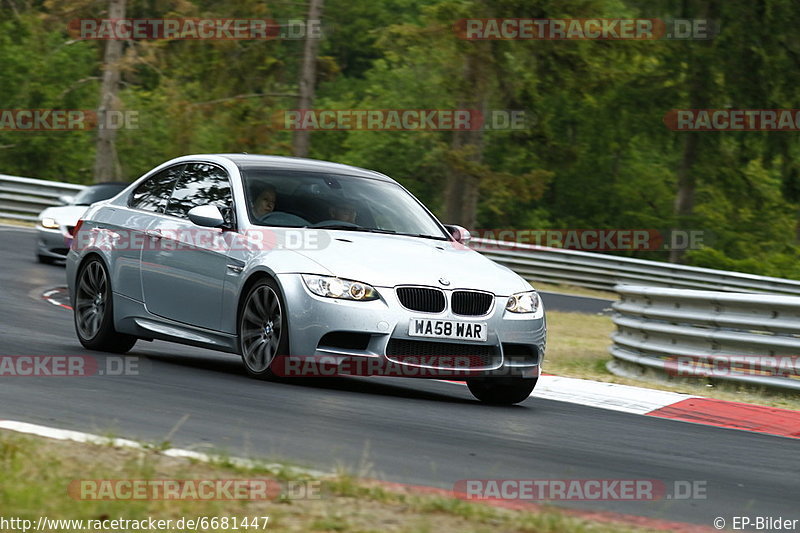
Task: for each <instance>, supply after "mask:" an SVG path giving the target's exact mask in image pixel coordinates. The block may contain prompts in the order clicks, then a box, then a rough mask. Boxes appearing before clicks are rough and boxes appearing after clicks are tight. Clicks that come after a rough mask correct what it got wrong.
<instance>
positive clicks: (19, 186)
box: [0, 174, 84, 221]
mask: <svg viewBox="0 0 800 533" xmlns="http://www.w3.org/2000/svg"><path fill="white" fill-rule="evenodd" d="M83 187H84V186H83V185H74V184H72V183H62V182H58V181H47V180H37V179H33V178H20V177H18V176H7V175H5V174H0V218H12V219H16V220H29V221H35V220H36V215H38V214H39V213H40V212H41V211H42V210H44V209H45V208H47V207H51V206H54V205H60V203H59V201H58V197H59V196H62V195H65V194H67V195H71V196H74V195H75V194H77V193H78V192H79V191H80V190H81V189H83Z"/></svg>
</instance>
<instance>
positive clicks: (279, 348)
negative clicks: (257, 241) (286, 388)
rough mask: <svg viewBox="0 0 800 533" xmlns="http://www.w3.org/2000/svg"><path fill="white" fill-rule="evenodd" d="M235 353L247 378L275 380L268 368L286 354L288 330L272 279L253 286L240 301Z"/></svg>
mask: <svg viewBox="0 0 800 533" xmlns="http://www.w3.org/2000/svg"><path fill="white" fill-rule="evenodd" d="M239 349H240V352H241V354H242V361H243V362H244V367H245V369H246V370H247V373H248V374H249V375H250V376H251V377H254V378H256V379H274V378H276V377H277V375H276V373H275V372H274V371H273V369H272V368H271V365H272V363H273V362H274V361H275V359H276V358H277V357H280V356H284V355H287V354H288V353H289V330H288V327H287V319H286V306H285V304H284V302H283V297H282V296H281V290H280V288H279V287H278V284H277V283H275V281H274V280H272V279H268V278H264V279H261V280H258V281H257V282H255V283H254V284H253V286H252V287H250V290H248V292H247V296H245V298H244V300H242V306H241V310H240V312H239Z"/></svg>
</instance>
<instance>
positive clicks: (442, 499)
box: [0, 431, 645, 533]
mask: <svg viewBox="0 0 800 533" xmlns="http://www.w3.org/2000/svg"><path fill="white" fill-rule="evenodd" d="M157 448H158V447H157V446H153V447H145V448H142V449H130V448H114V447H110V446H107V445H95V444H79V443H74V442H64V441H54V440H49V439H43V438H35V437H31V436H26V435H20V434H17V433H13V432H7V431H0V509H2V510H3V515H4V516H5V517H17V518H21V519H27V520H32V521H33V522H34V524H35V523H36V521H37V520H38V518H39V517H40V516H47V517H48V518H51V519H72V520H77V519H83V520H87V519H91V520H97V519H116V518H124V519H143V518H147V517H153V518H154V519H173V520H177V519H180V518H181V517H186V518H195V517H204V516H205V517H215V516H217V517H224V516H227V517H234V516H235V517H239V518H240V519H241V518H242V517H269V523H268V527H267V529H268V530H269V531H287V532H305V531H320V532H342V531H346V532H358V533H377V532H397V533H422V532H436V533H450V532H453V533H455V532H459V533H460V532H462V531H463V532H475V533H478V532H486V533H489V532H495V531H503V532H509V533H512V532H524V533H533V532H537V533H557V532H558V533H560V532H567V533H569V532H586V533H606V532H608V533H610V532H617V531H622V532H630V533H638V532H642V531H645V530H644V529H641V528H635V527H633V526H631V525H628V524H621V523H609V522H596V521H592V520H588V519H585V518H583V517H580V516H577V515H575V514H574V513H570V514H566V513H564V512H561V511H559V510H556V509H554V508H550V507H540V508H532V509H533V510H532V511H518V510H509V509H501V508H497V507H491V506H488V505H483V504H480V503H472V502H466V501H463V500H459V499H456V498H451V497H448V496H446V495H441V494H425V493H420V492H419V491H418V490H416V489H414V488H413V487H402V486H399V487H398V486H394V485H386V486H385V485H383V484H381V483H380V482H376V481H362V480H358V479H356V478H354V477H352V476H348V475H346V474H337V475H335V476H332V477H329V478H325V479H322V480H320V481H321V483H320V487H321V491H320V496H321V497H319V498H316V499H291V498H286V497H282V498H276V499H274V500H269V501H253V502H251V501H233V502H225V501H203V502H192V501H174V500H173V501H141V500H132V501H131V500H125V501H119V500H117V501H99V502H95V501H82V500H76V499H73V498H72V497H71V496H69V495H68V493H67V487H69V484H70V482H71V481H73V480H79V479H113V480H123V479H162V480H163V479H233V478H243V479H247V478H258V479H264V478H265V477H267V476H266V475H265V474H264V473H263V471H262V470H260V469H258V468H257V469H255V470H253V471H251V472H248V471H247V470H246V469H244V468H242V467H241V466H239V467H236V468H234V469H229V468H226V467H223V466H221V465H220V464H211V463H200V462H198V461H191V460H187V459H177V458H171V457H165V456H163V455H161V454H159V452H158V450H157ZM272 479H274V480H277V477H274V478H272ZM59 531H72V530H70V529H67V528H64V529H60V530H59ZM199 531H226V529H224V528H221V527H220V528H217V529H214V528H210V529H203V528H200V529H199ZM227 531H230V529H228V530H227ZM252 531H258V530H255V529H254V530H252Z"/></svg>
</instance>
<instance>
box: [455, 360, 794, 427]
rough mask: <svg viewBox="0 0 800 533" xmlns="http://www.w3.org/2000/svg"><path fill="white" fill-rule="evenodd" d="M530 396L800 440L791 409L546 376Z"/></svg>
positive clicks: (544, 375)
mask: <svg viewBox="0 0 800 533" xmlns="http://www.w3.org/2000/svg"><path fill="white" fill-rule="evenodd" d="M450 383H462V384H463V382H450ZM531 397H532V398H541V399H544V400H555V401H558V402H569V403H577V404H580V405H586V406H589V407H597V408H600V409H608V410H611V411H621V412H623V413H632V414H638V415H645V416H654V417H658V418H667V419H670V420H680V421H683V422H692V423H695V424H703V425H707V426H716V427H721V428H730V429H740V430H743V431H750V432H753V433H762V434H765V435H777V436H780V437H789V438H794V439H800V411H794V410H791V409H780V408H777V407H766V406H763V405H753V404H749V403H741V402H731V401H725V400H714V399H711V398H704V397H702V396H691V395H689V394H681V393H678V392H669V391H661V390H655V389H646V388H643V387H633V386H630V385H619V384H616V383H604V382H601V381H592V380H588V379H578V378H565V377H560V376H551V375H547V374H543V375H541V376H539V382H538V383H537V384H536V388H535V389H534V391H533V394H531Z"/></svg>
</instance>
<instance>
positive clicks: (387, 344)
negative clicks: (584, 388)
mask: <svg viewBox="0 0 800 533" xmlns="http://www.w3.org/2000/svg"><path fill="white" fill-rule="evenodd" d="M278 281H279V283H280V285H281V289H282V291H283V296H284V300H285V304H286V308H287V317H288V318H287V320H288V329H289V344H290V351H291V355H290V357H289V358H286V360H284V361H276V363H277V364H278V368H277V373H278V374H281V373H282V372H281V371H282V370H283V374H284V375H287V376H289V377H301V375H303V376H307V375H316V373H320V374H322V375H326V372H328V373H330V372H331V370H330V368H331V367H338V370H339V371H338V372H337V373H338V374H356V375H391V376H401V377H428V378H443V379H465V378H469V377H483V376H500V375H505V376H519V377H538V376H539V373H540V367H541V362H542V358H543V356H544V350H545V341H546V322H545V317H544V310H543V309H541V308H540V309H539V311H538V312H537V313H535V314H533V313H532V314H516V313H510V312H508V311H506V309H505V304H506V300H507V297H501V296H496V297H495V301H494V304H493V305H492V308H491V310H490V311H489V314H488V315H485V316H460V315H454V314H452V313H451V311H450V309H449V306H448V309H447V310H445V311H444V312H442V313H435V314H434V313H423V312H417V311H411V310H408V309H406V308H404V307H403V306H402V305H401V303H400V301H399V300H398V298H397V296H396V293H395V290H394V288H391V287H376V290H377V292H378V293H379V295H380V299H378V300H373V301H364V302H355V301H348V300H340V299H334V298H325V297H320V296H317V295H314V294H312V293H311V292H310V291H309V290H308V289H307V287H306V286H305V284H304V283H303V281H302V278H301V276H300V275H299V274H283V275H279V276H278ZM445 292H447V291H445ZM448 301H449V298H448ZM540 305H541V304H540ZM412 318H430V319H434V320H452V321H462V322H480V323H486V325H487V329H488V338H487V340H486V341H485V342H477V341H462V340H452V339H438V338H421V337H417V336H411V335H409V334H408V331H409V323H410V321H411V319H412ZM331 339H334V341H333V342H331ZM398 350H399V351H398ZM406 352H408V353H406ZM475 354H480V355H475ZM298 361H299V362H301V363H306V365H305V366H303V365H300V366H298ZM321 363H322V364H321ZM281 365H283V366H281ZM274 366H275V365H274V364H273V367H274ZM289 370H292V371H297V372H300V375H296V376H295V375H293V374H292V373H291V372H290V371H289Z"/></svg>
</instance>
